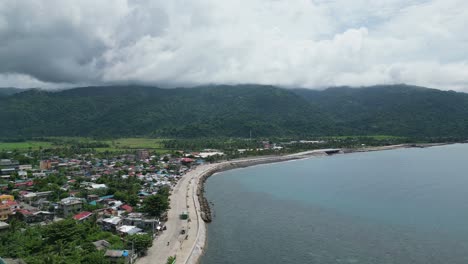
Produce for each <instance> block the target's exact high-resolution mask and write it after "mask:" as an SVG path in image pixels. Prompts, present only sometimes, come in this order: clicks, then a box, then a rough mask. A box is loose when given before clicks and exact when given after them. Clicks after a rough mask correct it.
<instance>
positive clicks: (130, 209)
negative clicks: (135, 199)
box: [120, 204, 133, 213]
mask: <svg viewBox="0 0 468 264" xmlns="http://www.w3.org/2000/svg"><path fill="white" fill-rule="evenodd" d="M120 208H122V209H123V210H125V211H127V212H129V213H131V212H133V207H131V206H130V205H128V204H124V205H122V206H120Z"/></svg>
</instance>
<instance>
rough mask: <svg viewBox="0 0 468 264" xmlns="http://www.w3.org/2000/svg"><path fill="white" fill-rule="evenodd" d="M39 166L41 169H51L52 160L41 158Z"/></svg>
mask: <svg viewBox="0 0 468 264" xmlns="http://www.w3.org/2000/svg"><path fill="white" fill-rule="evenodd" d="M39 168H40V169H41V170H50V169H51V168H52V162H51V161H50V160H41V162H40V163H39Z"/></svg>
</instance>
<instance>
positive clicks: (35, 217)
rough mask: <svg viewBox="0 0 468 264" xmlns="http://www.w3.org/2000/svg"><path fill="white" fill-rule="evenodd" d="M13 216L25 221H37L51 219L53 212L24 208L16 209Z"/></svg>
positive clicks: (52, 218)
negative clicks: (33, 210)
mask: <svg viewBox="0 0 468 264" xmlns="http://www.w3.org/2000/svg"><path fill="white" fill-rule="evenodd" d="M15 217H16V218H17V219H18V220H21V221H23V222H26V223H39V222H44V221H53V220H54V213H51V212H47V211H39V212H31V211H29V210H26V209H19V210H16V213H15Z"/></svg>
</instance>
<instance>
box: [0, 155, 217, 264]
mask: <svg viewBox="0 0 468 264" xmlns="http://www.w3.org/2000/svg"><path fill="white" fill-rule="evenodd" d="M8 154H11V155H10V156H13V155H21V156H22V157H23V158H22V161H21V162H20V161H18V160H15V159H10V158H2V159H1V160H0V168H1V176H0V177H1V180H0V201H1V203H0V234H1V233H5V232H9V231H10V230H11V229H13V228H15V226H17V225H18V223H21V224H22V226H23V227H26V226H48V225H54V224H55V223H59V222H61V221H74V222H75V223H76V224H81V223H85V222H91V223H93V224H95V225H96V226H98V227H99V228H100V229H101V230H102V231H104V232H108V233H111V234H113V235H115V237H118V238H119V239H117V240H116V241H117V242H116V243H112V241H106V240H105V239H99V240H96V241H90V242H91V243H92V244H93V245H94V246H95V248H96V250H98V251H102V253H103V256H104V257H105V259H108V260H110V262H112V263H114V262H117V263H134V262H135V261H136V259H137V257H138V256H141V255H145V254H146V250H147V248H148V247H150V246H151V245H152V241H153V239H155V238H157V237H158V236H159V235H160V234H161V233H162V232H164V230H165V229H166V228H167V227H166V223H165V222H166V221H167V219H168V218H167V212H166V211H167V209H169V198H168V197H169V195H170V193H171V191H172V189H173V188H174V186H175V185H176V184H177V182H178V181H179V180H180V179H181V178H182V177H184V175H185V174H186V173H187V172H189V171H190V170H191V169H193V168H194V167H196V166H197V165H201V164H203V163H205V162H206V161H205V160H206V159H209V158H210V157H214V156H217V157H221V156H222V155H223V153H222V152H219V151H214V150H207V151H204V152H196V153H195V152H192V153H184V152H177V153H175V154H172V155H171V154H165V155H153V153H151V151H148V150H145V149H140V150H136V151H134V153H131V154H124V155H117V156H112V157H108V158H96V157H94V155H93V154H76V155H72V156H71V157H65V156H47V157H42V159H39V160H36V159H34V158H33V157H32V156H28V153H12V152H9V153H3V155H4V156H8ZM179 214H180V215H181V216H180V217H181V218H184V219H187V218H188V215H187V213H186V212H179ZM137 236H140V237H142V238H146V237H148V239H147V241H148V242H146V244H145V243H140V244H144V245H135V244H137V241H136V240H137ZM115 237H113V239H114V240H115ZM129 237H130V238H132V239H133V241H130V240H128V238H129ZM2 242H4V241H3V240H2ZM130 242H131V243H130ZM12 257H13V258H10V261H21V260H13V259H14V257H15V256H12ZM18 257H19V256H18ZM6 259H7V260H5V261H6V263H10V262H8V258H6ZM12 263H16V262H12ZM18 263H19V262H18Z"/></svg>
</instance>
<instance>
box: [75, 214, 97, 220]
mask: <svg viewBox="0 0 468 264" xmlns="http://www.w3.org/2000/svg"><path fill="white" fill-rule="evenodd" d="M92 214H93V213H91V212H81V213H79V214H77V215H74V216H73V219H75V220H78V221H80V220H83V219H86V218H88V217H90V216H91V215H92Z"/></svg>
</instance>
